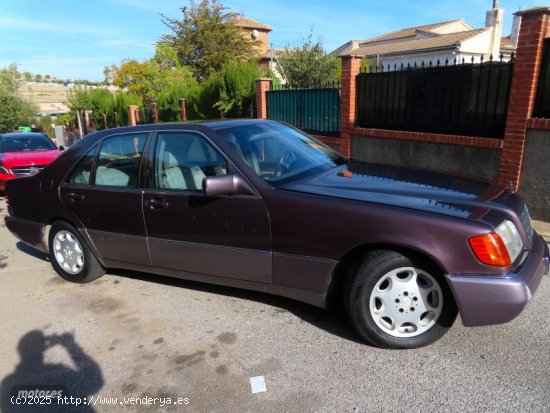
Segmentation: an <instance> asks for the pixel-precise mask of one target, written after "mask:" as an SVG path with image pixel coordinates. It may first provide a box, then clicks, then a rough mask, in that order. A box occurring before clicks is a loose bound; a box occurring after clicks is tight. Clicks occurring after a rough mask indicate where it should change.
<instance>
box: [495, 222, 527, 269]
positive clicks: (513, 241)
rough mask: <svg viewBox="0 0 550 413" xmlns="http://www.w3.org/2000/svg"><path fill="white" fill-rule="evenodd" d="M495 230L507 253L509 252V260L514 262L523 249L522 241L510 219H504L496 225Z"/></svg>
mask: <svg viewBox="0 0 550 413" xmlns="http://www.w3.org/2000/svg"><path fill="white" fill-rule="evenodd" d="M495 232H496V233H497V234H498V235H499V236H500V238H501V239H502V242H504V245H505V246H506V249H507V250H508V254H510V260H511V261H512V262H514V261H515V260H516V258H517V257H518V256H519V254H520V253H521V251H522V250H523V242H522V241H521V236H520V235H519V232H518V229H517V228H516V226H515V225H514V223H513V222H512V221H510V220H506V221H504V222H503V223H502V224H500V225H499V226H498V227H496V229H495Z"/></svg>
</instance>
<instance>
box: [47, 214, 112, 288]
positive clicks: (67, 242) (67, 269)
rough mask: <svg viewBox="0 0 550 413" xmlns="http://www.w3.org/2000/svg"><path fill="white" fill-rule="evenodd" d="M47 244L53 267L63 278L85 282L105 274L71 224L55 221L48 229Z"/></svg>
mask: <svg viewBox="0 0 550 413" xmlns="http://www.w3.org/2000/svg"><path fill="white" fill-rule="evenodd" d="M48 245H49V249H50V261H51V263H52V265H53V268H54V269H55V270H56V271H57V273H58V274H59V275H61V277H63V278H64V279H65V280H67V281H71V282H75V283H87V282H90V281H93V280H95V279H96V278H99V277H101V276H102V275H103V274H105V269H104V268H103V267H102V266H101V264H100V263H99V261H98V260H97V258H96V257H95V256H94V254H93V253H92V252H91V251H90V248H89V247H88V245H87V244H86V242H85V241H84V239H83V238H82V237H81V236H80V234H79V233H78V231H77V230H76V229H75V228H74V227H73V226H72V225H70V224H68V223H66V222H63V221H57V222H55V223H54V224H53V225H52V227H51V229H50V234H49V237H48Z"/></svg>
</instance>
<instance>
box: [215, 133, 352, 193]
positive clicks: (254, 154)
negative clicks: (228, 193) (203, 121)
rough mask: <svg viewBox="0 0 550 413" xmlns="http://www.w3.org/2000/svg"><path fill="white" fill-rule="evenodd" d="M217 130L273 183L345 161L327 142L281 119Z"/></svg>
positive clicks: (284, 181) (287, 180)
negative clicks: (279, 120) (275, 121)
mask: <svg viewBox="0 0 550 413" xmlns="http://www.w3.org/2000/svg"><path fill="white" fill-rule="evenodd" d="M216 132H218V134H220V135H221V136H222V137H223V138H224V140H225V141H226V142H227V143H228V144H229V145H230V146H231V148H232V149H233V150H234V151H235V152H236V153H237V155H238V156H239V157H241V158H242V159H243V160H244V161H245V162H246V163H247V164H248V166H249V167H250V168H251V169H252V170H253V171H254V172H255V173H256V174H258V175H259V176H261V177H262V178H263V179H264V180H265V181H267V182H269V183H272V184H274V185H281V184H284V183H287V182H289V181H292V180H295V179H299V178H302V177H304V176H306V175H309V174H312V173H317V172H321V171H324V170H327V169H330V168H335V167H337V166H339V165H342V164H344V163H346V161H347V160H346V159H345V158H344V157H342V156H341V155H340V154H339V153H338V152H336V151H334V150H333V149H331V148H330V147H328V146H327V145H325V144H323V143H321V142H319V141H317V140H315V139H313V138H311V137H310V136H308V135H306V134H304V133H302V132H300V131H298V130H296V129H293V128H291V127H288V126H286V125H283V124H280V123H261V124H252V125H251V124H248V125H241V126H235V127H229V128H223V129H218V130H216Z"/></svg>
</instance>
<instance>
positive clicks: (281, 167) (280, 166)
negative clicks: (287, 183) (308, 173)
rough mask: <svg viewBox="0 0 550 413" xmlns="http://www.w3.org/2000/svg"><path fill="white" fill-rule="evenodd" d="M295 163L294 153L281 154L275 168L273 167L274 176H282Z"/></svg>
mask: <svg viewBox="0 0 550 413" xmlns="http://www.w3.org/2000/svg"><path fill="white" fill-rule="evenodd" d="M295 161H296V154H295V153H294V151H285V152H283V154H282V155H281V157H280V158H279V161H277V166H276V167H275V174H282V173H283V172H284V171H286V170H287V169H288V168H290V167H291V166H292V164H293V163H294V162H295Z"/></svg>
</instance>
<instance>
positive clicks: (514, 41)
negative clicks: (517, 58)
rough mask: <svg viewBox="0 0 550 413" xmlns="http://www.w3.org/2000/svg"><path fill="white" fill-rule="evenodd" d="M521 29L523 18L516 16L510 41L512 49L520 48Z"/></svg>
mask: <svg viewBox="0 0 550 413" xmlns="http://www.w3.org/2000/svg"><path fill="white" fill-rule="evenodd" d="M520 27H521V16H518V15H517V14H514V21H513V22H512V34H511V35H510V41H511V42H512V47H513V48H514V49H515V48H517V47H518V37H519V29H520Z"/></svg>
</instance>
